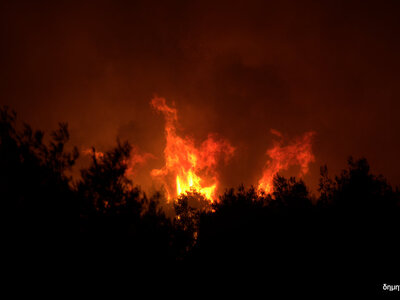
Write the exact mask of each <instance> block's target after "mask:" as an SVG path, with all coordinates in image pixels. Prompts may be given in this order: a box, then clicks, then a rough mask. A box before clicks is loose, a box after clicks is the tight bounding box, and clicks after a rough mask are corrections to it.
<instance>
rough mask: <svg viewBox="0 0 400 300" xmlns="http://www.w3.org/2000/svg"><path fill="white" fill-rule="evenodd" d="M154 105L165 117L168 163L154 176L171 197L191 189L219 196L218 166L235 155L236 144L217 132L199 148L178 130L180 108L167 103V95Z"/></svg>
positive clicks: (165, 152) (205, 195)
mask: <svg viewBox="0 0 400 300" xmlns="http://www.w3.org/2000/svg"><path fill="white" fill-rule="evenodd" d="M151 105H152V106H153V108H155V109H156V110H158V111H160V112H162V113H163V115H164V118H165V137H166V146H165V149H164V157H165V166H164V167H162V168H161V169H154V170H152V172H151V175H152V176H153V177H156V178H159V179H160V180H161V181H162V182H163V184H164V186H165V189H166V192H167V197H168V200H170V199H172V198H174V197H176V196H179V195H181V194H184V193H187V192H193V191H194V192H197V193H200V194H202V195H203V196H204V197H205V198H207V199H208V200H210V201H211V202H212V201H214V200H215V199H216V189H217V186H218V178H217V177H218V176H217V173H216V167H217V163H218V162H219V160H220V159H221V158H222V157H224V158H225V162H226V161H227V160H229V158H230V157H232V155H233V153H234V147H232V146H231V145H230V143H229V142H228V141H226V140H223V139H220V138H218V137H217V135H215V134H209V135H208V137H207V139H206V140H205V141H204V142H203V143H202V144H201V145H200V146H199V147H198V148H197V147H196V146H195V143H194V141H193V139H191V138H190V137H180V136H179V135H177V132H176V125H177V121H178V116H177V110H176V109H175V108H171V107H169V106H167V105H166V103H165V99H164V98H154V99H153V100H152V101H151Z"/></svg>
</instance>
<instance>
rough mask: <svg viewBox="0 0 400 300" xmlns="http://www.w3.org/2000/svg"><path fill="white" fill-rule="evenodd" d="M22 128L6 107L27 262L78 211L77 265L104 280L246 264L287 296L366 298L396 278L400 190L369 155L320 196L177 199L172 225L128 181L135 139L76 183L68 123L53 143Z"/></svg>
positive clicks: (4, 134) (295, 183)
mask: <svg viewBox="0 0 400 300" xmlns="http://www.w3.org/2000/svg"><path fill="white" fill-rule="evenodd" d="M18 128H19V126H18V124H17V122H16V114H15V112H13V111H10V110H9V109H8V108H6V107H4V108H1V109H0V195H1V200H2V204H3V214H2V215H3V216H4V217H5V218H4V220H6V231H7V234H8V235H9V236H11V237H14V239H15V240H20V241H23V243H25V244H24V245H20V244H17V243H12V245H14V248H13V250H12V252H15V253H20V254H19V255H20V257H29V256H28V254H29V253H30V251H31V248H30V247H29V245H33V244H34V243H35V242H36V243H37V242H38V239H37V236H38V235H39V234H41V233H43V232H52V233H53V235H51V237H56V236H62V234H60V232H61V230H60V227H59V226H57V225H59V224H60V223H63V224H64V227H69V224H70V223H69V222H68V221H67V220H66V218H63V217H62V216H63V215H65V212H67V211H72V210H73V209H72V207H73V206H75V205H76V203H79V217H80V230H79V232H80V240H79V249H78V254H79V258H80V259H81V260H80V262H81V264H82V265H85V266H86V265H87V264H89V266H90V268H91V269H92V270H98V271H103V272H99V274H103V273H104V272H107V273H109V271H110V268H113V269H112V272H114V271H115V272H116V271H119V270H120V269H124V270H129V271H132V270H137V267H138V265H139V264H143V263H145V264H146V265H147V266H149V265H150V264H155V265H163V266H164V265H165V264H167V265H168V267H174V268H176V267H177V266H180V267H182V266H184V267H185V268H184V269H181V270H182V271H184V272H182V274H183V275H184V276H186V275H187V274H190V272H193V270H196V272H200V270H203V271H206V272H208V273H209V274H213V276H214V277H216V276H219V275H220V274H225V275H226V274H228V275H234V274H237V272H235V271H234V270H236V269H239V267H243V266H247V267H251V268H252V269H253V270H255V269H257V270H258V271H260V272H262V274H263V279H264V282H268V283H269V286H270V287H271V286H273V287H275V288H276V289H277V290H278V291H279V290H281V289H284V288H285V284H286V282H290V284H291V285H292V286H291V287H292V288H301V287H309V286H310V284H311V283H312V285H313V287H314V288H315V286H319V287H321V288H322V289H324V290H325V291H326V290H331V289H346V288H352V287H353V286H354V285H357V288H358V289H362V290H365V291H367V292H370V291H372V292H374V291H375V292H376V291H377V289H380V287H379V285H380V284H382V283H383V282H388V283H391V282H390V280H393V278H395V276H396V274H398V270H399V268H398V265H397V256H398V253H399V252H400V249H399V245H398V242H397V236H398V229H399V217H400V192H399V190H398V188H396V189H393V187H392V186H391V185H390V184H389V183H388V182H387V180H386V179H385V178H384V177H383V176H381V175H378V176H377V175H374V174H372V173H371V171H370V167H369V164H368V162H367V160H366V159H364V158H361V159H358V160H355V159H353V158H349V160H348V165H347V168H346V169H344V170H343V171H342V172H341V173H340V174H339V175H337V176H334V177H333V178H332V177H330V176H329V174H328V168H327V166H323V167H321V176H320V182H319V188H318V192H319V195H318V196H315V195H312V194H311V193H310V192H309V189H308V188H307V186H306V185H305V183H304V182H303V181H302V180H297V179H296V178H288V179H287V178H284V177H282V176H280V175H279V174H277V175H276V176H275V177H274V180H273V192H272V193H270V194H265V193H260V192H258V191H257V190H256V189H255V188H254V187H250V188H247V189H246V188H245V187H244V186H243V185H242V186H240V187H239V188H238V189H227V190H226V191H225V193H224V194H222V195H220V196H219V199H218V200H217V201H215V202H214V203H210V202H209V201H208V200H207V199H205V198H204V197H203V196H202V195H201V194H199V193H197V192H196V191H195V190H192V191H190V192H188V193H185V194H182V195H179V197H177V199H175V200H173V201H172V202H171V203H170V204H168V205H169V206H168V209H170V208H171V207H172V208H173V211H174V213H175V214H174V215H173V216H172V217H168V216H167V215H166V214H165V212H166V206H165V205H164V206H163V205H161V204H160V203H165V202H166V201H165V199H164V198H165V196H164V195H163V193H162V192H157V193H155V194H153V195H151V196H150V197H149V196H147V195H146V194H145V193H144V192H143V191H141V190H140V188H138V187H136V186H135V185H134V184H133V182H132V181H131V180H130V179H129V178H128V177H127V176H126V170H127V162H128V161H129V159H130V153H131V146H130V145H129V143H127V142H125V143H120V142H119V141H118V142H117V145H116V147H115V148H114V149H111V150H110V151H108V152H105V153H104V154H103V155H101V156H100V155H98V153H97V152H96V150H95V149H94V148H93V149H92V159H91V163H90V165H89V166H88V167H86V168H83V169H82V170H81V178H80V179H79V180H78V181H77V183H76V184H73V183H72V180H71V177H70V176H68V171H70V170H71V168H72V167H73V166H74V164H75V162H76V160H77V159H78V156H79V153H78V150H77V149H76V148H73V147H71V150H69V151H67V149H68V145H67V143H68V141H69V133H68V126H67V124H65V123H60V124H59V128H58V130H56V131H54V132H52V133H51V134H50V136H49V137H45V134H44V132H42V131H39V130H33V129H32V128H31V127H30V126H29V125H27V124H24V125H23V126H22V129H18ZM45 141H47V142H45ZM29 237H34V240H32V239H31V240H29ZM49 240H51V238H49ZM8 244H10V243H8ZM27 245H28V246H27ZM14 250H17V251H14ZM221 270H225V272H223V271H221ZM227 270H229V271H227ZM305 270H307V272H308V276H305ZM231 271H232V272H231ZM115 272H114V273H110V274H116V273H115ZM246 274H247V273H246ZM310 274H311V275H310Z"/></svg>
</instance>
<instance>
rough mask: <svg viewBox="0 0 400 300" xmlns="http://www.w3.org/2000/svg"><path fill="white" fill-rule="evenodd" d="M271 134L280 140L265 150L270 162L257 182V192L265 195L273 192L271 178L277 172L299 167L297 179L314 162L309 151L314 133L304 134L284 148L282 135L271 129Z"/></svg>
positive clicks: (305, 172)
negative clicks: (295, 166)
mask: <svg viewBox="0 0 400 300" xmlns="http://www.w3.org/2000/svg"><path fill="white" fill-rule="evenodd" d="M271 133H272V134H274V135H276V136H277V137H279V138H280V139H279V140H275V141H274V145H273V147H272V148H271V149H269V150H267V152H266V154H267V155H268V156H269V157H270V160H269V161H268V162H267V164H266V165H265V167H264V171H263V175H262V178H261V179H260V180H259V181H258V190H259V191H260V192H261V191H264V192H265V193H267V194H268V193H271V192H272V191H273V178H274V176H275V174H277V173H278V172H279V171H283V170H287V169H288V168H289V167H290V166H294V165H298V166H300V174H299V177H301V176H303V175H305V174H307V173H308V170H309V167H308V166H309V164H310V163H312V162H314V161H315V157H314V155H313V153H312V149H311V142H312V138H313V136H314V134H315V132H313V131H310V132H306V133H305V134H304V135H303V136H301V137H298V138H296V139H294V140H293V141H291V142H289V144H287V145H286V146H284V145H283V135H282V134H281V133H280V132H279V131H277V130H275V129H271Z"/></svg>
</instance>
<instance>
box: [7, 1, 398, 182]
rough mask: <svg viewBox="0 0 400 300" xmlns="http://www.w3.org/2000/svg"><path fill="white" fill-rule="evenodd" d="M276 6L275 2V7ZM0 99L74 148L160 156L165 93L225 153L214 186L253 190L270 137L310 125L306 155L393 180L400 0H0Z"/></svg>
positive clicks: (189, 128) (187, 128) (192, 128)
mask: <svg viewBox="0 0 400 300" xmlns="http://www.w3.org/2000/svg"><path fill="white" fill-rule="evenodd" d="M274 2H276V3H274ZM0 5H1V7H0V22H1V23H0V43H1V48H0V104H1V105H4V104H7V105H9V106H11V107H12V108H13V109H15V110H16V111H17V113H18V116H19V118H20V119H22V120H24V121H26V122H28V123H31V124H32V125H33V126H34V127H37V128H42V129H45V130H51V129H55V128H56V127H57V123H58V122H59V121H66V122H68V123H69V126H70V131H71V137H72V143H73V144H76V145H78V146H80V147H82V148H84V147H89V146H91V145H95V146H97V147H98V148H99V149H104V150H105V149H107V148H109V147H111V146H112V145H114V144H115V140H116V137H117V136H119V137H120V138H121V139H128V140H129V141H130V142H131V143H133V144H135V145H137V146H138V147H140V149H142V150H143V151H144V152H150V153H153V154H154V155H155V156H156V157H159V159H153V160H152V161H150V162H149V165H148V168H158V167H161V166H162V151H163V147H164V143H165V140H164V137H163V135H164V131H163V126H164V120H163V118H162V116H161V115H159V114H157V113H155V112H154V110H152V108H151V106H150V104H149V102H150V100H151V99H152V97H153V95H158V96H160V97H165V98H166V99H167V101H168V103H169V104H172V101H174V103H175V105H176V108H177V109H178V114H179V116H178V117H179V119H180V124H181V127H182V130H183V132H185V133H186V134H189V135H191V136H193V137H194V138H195V139H196V140H198V141H199V142H200V141H202V140H203V139H205V138H206V137H207V134H208V133H209V132H217V133H218V134H219V135H221V136H222V137H224V138H226V139H228V140H229V141H230V142H231V143H232V145H234V146H235V147H236V148H237V152H236V155H235V157H234V158H233V159H232V161H231V163H230V164H229V165H227V166H225V167H224V169H223V170H221V180H222V182H223V184H224V186H237V185H238V184H239V183H240V182H245V183H247V184H251V183H253V184H256V183H257V180H258V179H259V177H260V176H261V173H262V167H263V165H264V163H265V161H266V158H267V157H266V155H265V151H266V149H267V148H268V147H270V146H271V145H272V140H273V135H272V134H271V133H270V129H271V128H273V129H276V130H278V131H280V132H282V133H283V134H284V135H285V136H287V138H288V139H290V138H292V137H296V136H299V135H302V134H303V133H304V132H306V131H310V130H312V131H315V132H316V136H315V138H314V144H313V151H314V154H315V157H316V162H315V163H314V164H313V165H312V166H311V168H310V174H309V175H307V176H306V178H305V179H306V181H308V182H309V183H310V184H312V185H314V186H315V185H316V183H317V178H318V173H319V166H320V165H322V164H325V163H327V164H328V167H330V170H331V171H332V172H333V173H335V172H338V171H339V170H340V169H341V168H343V167H344V166H345V163H346V159H347V157H348V156H349V155H353V156H355V157H360V156H365V157H366V158H367V159H368V160H369V162H370V164H371V166H372V170H373V171H374V172H377V173H383V174H384V175H385V176H386V177H387V178H388V179H389V181H390V182H391V183H392V184H395V185H397V184H399V183H400V172H398V170H399V169H400V159H399V158H398V155H399V153H400V139H399V130H400V122H399V121H398V119H399V115H400V114H399V112H400V102H399V100H400V91H399V88H400V73H399V70H400V39H399V37H400V18H399V15H400V1H398V0H394V1H389V0H385V1H289V2H286V1H258V2H257V1H241V2H236V1H204V0H202V1H159V2H152V1H143V2H135V1H92V2H86V1H76V2H75V1H67V2H65V3H63V2H62V1H49V2H44V1H2V2H1V4H0Z"/></svg>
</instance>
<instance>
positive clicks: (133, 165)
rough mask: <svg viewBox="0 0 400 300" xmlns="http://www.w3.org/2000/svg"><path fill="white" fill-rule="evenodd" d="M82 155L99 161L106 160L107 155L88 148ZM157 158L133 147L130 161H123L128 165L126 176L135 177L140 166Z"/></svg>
mask: <svg viewBox="0 0 400 300" xmlns="http://www.w3.org/2000/svg"><path fill="white" fill-rule="evenodd" d="M82 153H83V154H85V155H90V156H93V155H94V157H95V158H96V159H97V160H102V159H104V156H105V154H104V153H103V152H101V151H97V150H94V148H91V149H89V148H87V149H84V150H82ZM153 158H155V156H154V155H153V154H151V153H141V152H140V150H139V148H138V147H136V146H133V147H132V150H131V153H130V157H129V159H128V160H125V159H124V160H123V161H122V162H123V163H124V164H126V170H125V175H126V176H129V177H133V176H134V175H135V170H136V169H137V167H138V166H140V165H143V164H145V163H146V162H147V161H148V160H149V159H153Z"/></svg>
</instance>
